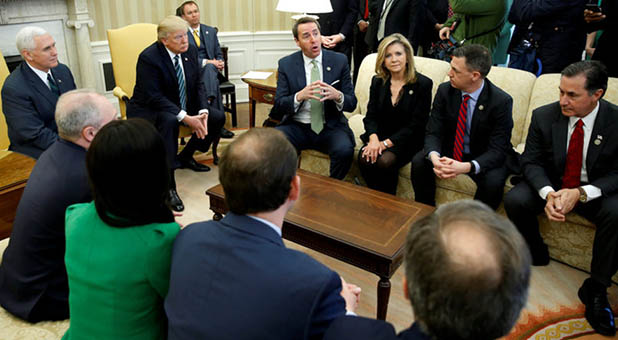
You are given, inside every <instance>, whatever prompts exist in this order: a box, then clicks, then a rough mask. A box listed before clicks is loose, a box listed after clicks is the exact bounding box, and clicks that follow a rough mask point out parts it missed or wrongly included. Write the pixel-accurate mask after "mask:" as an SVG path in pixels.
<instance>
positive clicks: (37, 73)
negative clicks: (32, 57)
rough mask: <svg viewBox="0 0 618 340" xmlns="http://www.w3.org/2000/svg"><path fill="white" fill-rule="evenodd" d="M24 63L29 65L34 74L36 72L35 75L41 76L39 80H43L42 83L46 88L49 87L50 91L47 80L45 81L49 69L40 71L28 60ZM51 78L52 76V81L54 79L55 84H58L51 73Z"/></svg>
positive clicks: (49, 72)
mask: <svg viewBox="0 0 618 340" xmlns="http://www.w3.org/2000/svg"><path fill="white" fill-rule="evenodd" d="M26 65H28V67H30V69H31V70H32V72H34V74H36V75H37V77H39V78H41V81H42V82H43V84H45V85H47V88H49V90H50V91H51V86H50V85H49V81H47V75H48V74H51V70H48V71H47V72H45V71H41V70H39V69H38V68H36V67H33V66H32V65H30V64H29V63H28V62H26ZM52 78H54V81H56V86H58V80H56V78H55V77H54V76H53V75H52Z"/></svg>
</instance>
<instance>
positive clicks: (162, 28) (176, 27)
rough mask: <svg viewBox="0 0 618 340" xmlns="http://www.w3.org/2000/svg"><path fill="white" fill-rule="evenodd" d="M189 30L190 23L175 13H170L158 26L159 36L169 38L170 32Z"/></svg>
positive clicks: (159, 37)
mask: <svg viewBox="0 0 618 340" xmlns="http://www.w3.org/2000/svg"><path fill="white" fill-rule="evenodd" d="M187 30H189V24H188V23H187V22H186V21H185V20H184V19H182V18H180V17H177V16H175V15H168V16H166V17H165V18H163V20H161V22H159V26H157V38H158V39H159V40H161V39H162V38H167V35H168V34H170V33H174V32H178V31H187Z"/></svg>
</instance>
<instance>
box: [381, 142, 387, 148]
mask: <svg viewBox="0 0 618 340" xmlns="http://www.w3.org/2000/svg"><path fill="white" fill-rule="evenodd" d="M382 144H384V147H385V148H387V149H388V143H386V141H385V140H383V141H382Z"/></svg>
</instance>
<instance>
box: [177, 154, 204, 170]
mask: <svg viewBox="0 0 618 340" xmlns="http://www.w3.org/2000/svg"><path fill="white" fill-rule="evenodd" d="M180 168H181V169H185V168H186V169H191V170H193V171H197V172H206V171H210V167H209V166H208V165H204V164H201V163H198V162H196V161H195V159H193V157H191V158H189V159H182V158H181V159H180Z"/></svg>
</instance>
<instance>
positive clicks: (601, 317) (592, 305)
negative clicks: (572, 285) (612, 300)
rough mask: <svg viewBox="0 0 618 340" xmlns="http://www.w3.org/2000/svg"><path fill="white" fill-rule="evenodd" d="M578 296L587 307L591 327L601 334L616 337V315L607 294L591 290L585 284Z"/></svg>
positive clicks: (587, 318)
mask: <svg viewBox="0 0 618 340" xmlns="http://www.w3.org/2000/svg"><path fill="white" fill-rule="evenodd" d="M577 296H579V299H580V300H581V301H582V302H583V303H584V305H586V320H588V323H590V326H592V328H594V330H595V331H597V332H598V333H599V334H602V335H610V336H613V335H615V334H616V325H614V313H613V312H612V308H611V307H610V306H609V302H607V292H605V291H595V290H593V289H590V288H589V287H587V285H586V282H584V285H582V286H581V288H579V291H578V292H577Z"/></svg>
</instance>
